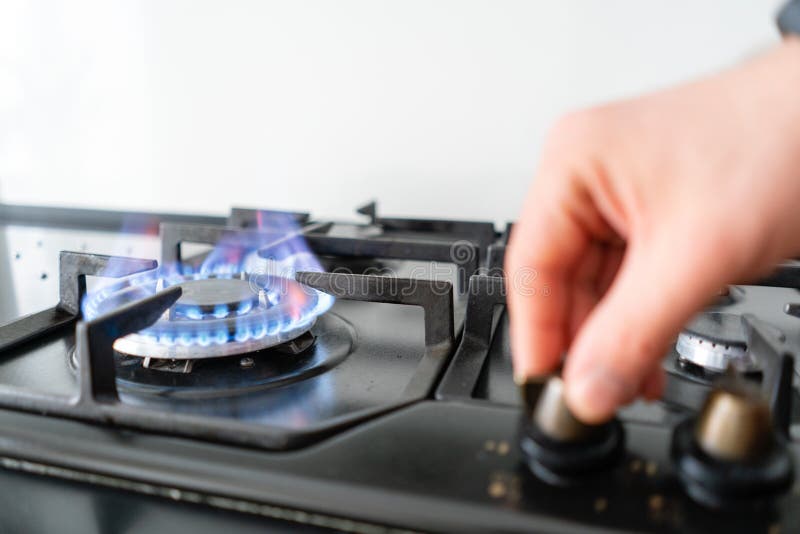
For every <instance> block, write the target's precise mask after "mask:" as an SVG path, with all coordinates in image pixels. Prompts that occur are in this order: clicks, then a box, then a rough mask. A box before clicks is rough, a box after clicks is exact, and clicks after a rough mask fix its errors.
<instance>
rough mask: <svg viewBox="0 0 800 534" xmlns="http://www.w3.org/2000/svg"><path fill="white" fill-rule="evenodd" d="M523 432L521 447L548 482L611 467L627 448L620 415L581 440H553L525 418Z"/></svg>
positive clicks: (521, 427) (532, 469)
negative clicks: (618, 418) (619, 418)
mask: <svg viewBox="0 0 800 534" xmlns="http://www.w3.org/2000/svg"><path fill="white" fill-rule="evenodd" d="M520 434H521V435H520V440H519V444H520V449H521V450H522V455H523V458H524V459H525V461H526V463H527V464H528V467H529V468H530V469H531V471H533V472H534V474H536V475H538V476H539V477H540V478H543V479H545V480H546V481H548V482H556V483H563V482H565V481H567V480H574V479H575V478H576V477H583V476H585V475H589V474H592V473H594V472H596V471H599V470H601V469H605V468H607V467H610V466H612V465H613V464H615V463H616V462H617V461H619V459H620V458H622V456H623V454H624V451H625V431H624V429H623V427H622V424H621V423H620V422H619V420H617V419H616V418H615V419H613V420H611V421H610V422H608V423H606V424H604V425H600V426H597V427H593V428H592V432H591V433H590V434H589V435H588V436H587V437H586V439H582V440H580V441H561V440H556V439H553V438H551V437H549V436H547V435H546V434H545V433H544V432H542V431H541V429H539V427H538V426H537V425H536V424H535V423H534V422H532V421H531V420H530V419H529V418H525V417H523V419H522V423H521V426H520Z"/></svg>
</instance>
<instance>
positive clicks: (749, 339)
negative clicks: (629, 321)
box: [0, 203, 800, 534]
mask: <svg viewBox="0 0 800 534" xmlns="http://www.w3.org/2000/svg"><path fill="white" fill-rule="evenodd" d="M358 213H359V217H361V219H354V220H353V221H350V222H340V221H325V220H315V219H313V218H312V217H311V216H310V215H309V214H307V213H297V212H285V211H274V210H260V209H238V208H236V209H233V210H231V212H230V215H229V216H227V217H214V216H195V215H179V214H153V213H129V212H109V211H94V210H77V209H76V210H73V209H61V208H42V207H30V206H9V205H0V225H1V226H2V230H3V231H2V232H0V288H2V292H0V324H2V325H3V326H0V355H1V356H2V358H0V465H1V466H2V467H3V469H2V470H0V483H2V484H3V485H4V486H5V488H6V491H4V492H2V493H3V495H5V498H3V499H0V502H2V503H3V504H2V507H3V508H2V510H3V513H0V531H3V532H50V531H53V530H56V529H57V530H58V531H61V532H64V531H67V532H95V531H101V532H120V531H126V532H139V531H159V530H161V529H166V528H171V529H173V530H174V529H175V528H179V529H185V530H189V529H191V531H193V532H218V531H219V530H220V529H227V530H228V531H232V532H251V531H252V532H255V531H257V530H258V531H263V529H264V528H265V527H266V528H269V529H271V530H272V531H285V530H296V529H297V528H302V529H304V530H308V531H316V530H319V531H324V530H338V531H346V532H357V533H380V532H394V531H398V532H399V531H451V532H465V531H499V530H502V531H536V532H593V531H597V532H612V531H631V532H633V531H635V532H671V531H688V532H700V531H725V532H738V531H742V532H768V533H771V534H775V533H778V532H794V531H798V525H800V489H798V486H797V484H796V482H795V475H794V465H795V463H796V461H797V456H798V452H800V447H798V445H797V443H796V441H797V440H798V439H800V409H799V408H798V400H799V399H800V396H798V389H797V383H796V381H797V377H796V372H795V370H794V358H795V354H797V353H798V350H800V318H798V316H800V313H799V311H800V293H798V289H800V268H799V267H798V264H796V263H787V264H785V265H782V266H781V267H780V268H779V269H778V270H777V271H776V273H775V274H774V275H772V276H771V277H769V278H768V279H765V280H761V281H759V282H757V283H754V284H752V285H737V286H732V287H730V288H728V289H726V290H725V291H723V292H722V293H721V294H720V297H719V299H718V301H717V302H715V303H714V305H713V306H711V307H710V308H709V309H708V310H706V311H704V312H703V313H701V314H698V316H697V317H695V318H694V319H693V320H692V321H691V322H690V323H689V324H687V325H686V328H685V329H684V330H683V332H681V334H680V335H679V336H678V338H677V339H676V342H675V345H674V347H673V348H672V349H671V350H670V351H669V353H668V354H666V355H665V360H664V366H665V368H666V370H667V373H668V381H667V387H666V390H665V394H664V398H663V399H662V400H661V401H660V402H656V403H647V404H646V403H641V402H639V403H636V404H634V405H632V406H629V407H627V408H625V409H623V410H621V411H620V412H619V414H618V415H617V417H616V418H615V419H614V420H612V421H611V422H609V423H607V424H605V425H600V426H597V427H589V426H586V425H583V424H582V423H580V422H579V421H577V420H576V419H575V418H574V417H572V416H571V414H570V413H569V411H568V410H567V409H566V407H565V405H564V402H563V399H562V396H561V387H562V384H561V382H560V379H559V378H558V376H553V377H549V378H547V379H543V380H541V381H537V382H530V383H527V384H523V385H521V387H520V386H517V385H515V384H514V383H513V381H512V370H511V358H510V348H509V337H508V321H507V316H506V311H505V307H504V303H505V295H506V291H507V287H506V281H505V279H504V277H503V274H504V273H503V255H504V251H505V245H506V242H507V239H508V235H509V232H510V231H511V230H512V227H513V225H511V224H509V225H508V226H507V227H506V228H505V229H504V230H503V231H499V232H498V231H496V229H495V227H494V225H493V224H492V223H488V222H475V221H447V220H435V219H431V220H427V219H403V218H389V217H384V216H379V215H378V213H377V209H376V206H375V204H374V203H372V204H369V205H367V206H364V207H362V208H360V209H359V210H358ZM156 259H157V260H158V261H156ZM643 313H646V302H643ZM12 488H13V489H12Z"/></svg>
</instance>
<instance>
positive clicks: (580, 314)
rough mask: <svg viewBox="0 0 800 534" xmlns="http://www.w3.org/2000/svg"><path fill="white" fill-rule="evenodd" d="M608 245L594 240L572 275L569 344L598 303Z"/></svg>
mask: <svg viewBox="0 0 800 534" xmlns="http://www.w3.org/2000/svg"><path fill="white" fill-rule="evenodd" d="M606 252H607V251H606V247H605V246H603V245H602V244H601V243H599V242H596V241H595V242H592V243H591V244H590V245H589V246H588V247H587V251H586V253H585V254H584V255H583V258H581V259H580V260H579V262H578V267H577V268H576V269H575V272H574V274H573V276H572V281H571V290H572V302H571V307H570V310H569V330H568V332H569V336H568V339H567V345H568V346H569V344H570V343H571V342H572V339H573V338H574V336H575V334H576V333H577V332H578V330H579V329H580V327H581V325H582V324H583V321H584V320H585V319H586V317H587V316H588V315H589V312H591V311H592V309H593V308H594V307H595V306H596V305H597V301H598V299H599V295H598V292H597V288H598V281H599V277H600V274H601V272H602V270H603V268H604V265H605V262H606Z"/></svg>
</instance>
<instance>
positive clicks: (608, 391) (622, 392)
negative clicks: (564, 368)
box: [566, 368, 629, 423]
mask: <svg viewBox="0 0 800 534" xmlns="http://www.w3.org/2000/svg"><path fill="white" fill-rule="evenodd" d="M566 386H567V390H566V396H567V404H568V405H569V407H570V409H571V410H572V411H573V412H574V413H575V415H576V416H577V417H578V419H581V420H583V421H585V422H587V423H602V422H604V421H606V420H608V419H610V418H611V417H612V416H613V415H614V413H615V412H616V410H617V407H619V406H620V405H621V404H623V403H624V402H625V401H626V399H627V398H628V390H629V388H628V387H627V386H626V385H625V383H624V382H623V381H622V380H620V378H619V377H617V376H616V375H613V374H611V373H609V372H608V371H606V370H604V369H598V368H595V369H592V370H589V371H588V372H587V373H586V374H583V375H581V376H578V377H576V378H575V379H573V380H572V382H569V381H567V383H566Z"/></svg>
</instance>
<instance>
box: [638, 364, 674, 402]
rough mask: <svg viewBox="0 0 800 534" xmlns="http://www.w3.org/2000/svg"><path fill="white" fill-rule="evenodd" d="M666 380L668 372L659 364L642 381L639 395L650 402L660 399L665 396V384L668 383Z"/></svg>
mask: <svg viewBox="0 0 800 534" xmlns="http://www.w3.org/2000/svg"><path fill="white" fill-rule="evenodd" d="M666 380H667V376H666V372H665V371H664V369H663V368H662V367H661V364H660V363H659V364H658V365H656V367H655V368H654V369H653V370H652V371H650V374H648V375H647V376H646V377H645V379H644V380H643V381H642V387H641V388H640V390H639V395H640V396H642V397H644V398H645V400H649V401H654V400H658V399H660V398H661V396H662V395H663V394H664V384H665V383H666Z"/></svg>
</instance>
